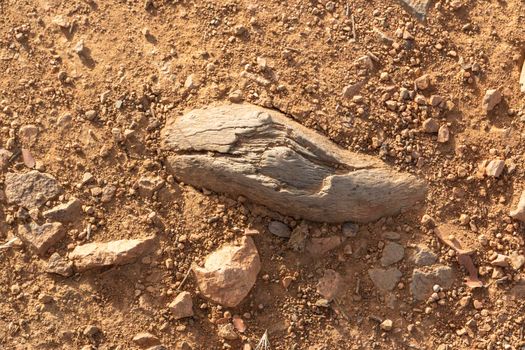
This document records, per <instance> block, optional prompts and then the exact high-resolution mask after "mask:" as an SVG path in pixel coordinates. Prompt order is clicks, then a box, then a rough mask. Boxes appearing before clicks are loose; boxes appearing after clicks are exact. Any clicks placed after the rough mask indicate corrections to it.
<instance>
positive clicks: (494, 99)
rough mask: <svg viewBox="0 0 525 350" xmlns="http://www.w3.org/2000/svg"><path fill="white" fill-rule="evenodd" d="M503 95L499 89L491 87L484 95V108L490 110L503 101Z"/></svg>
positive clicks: (486, 110)
mask: <svg viewBox="0 0 525 350" xmlns="http://www.w3.org/2000/svg"><path fill="white" fill-rule="evenodd" d="M501 99H502V95H501V92H500V91H499V90H498V89H489V90H487V92H486V93H485V96H484V97H483V110H484V111H485V112H490V111H492V110H493V109H494V107H496V105H498V104H499V103H500V102H501Z"/></svg>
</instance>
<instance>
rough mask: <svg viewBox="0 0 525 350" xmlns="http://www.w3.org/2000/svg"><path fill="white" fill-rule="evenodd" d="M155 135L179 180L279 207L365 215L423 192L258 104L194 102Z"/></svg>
mask: <svg viewBox="0 0 525 350" xmlns="http://www.w3.org/2000/svg"><path fill="white" fill-rule="evenodd" d="M162 138H163V148H164V149H165V150H169V151H172V153H171V154H170V155H169V156H168V157H167V161H168V166H169V167H170V170H171V171H172V172H173V174H174V175H175V176H176V177H177V178H178V179H179V180H181V181H183V182H185V183H188V184H191V185H193V186H197V187H204V188H207V189H210V190H213V191H216V192H223V193H227V194H230V195H233V196H238V195H242V196H244V197H246V198H248V199H250V200H252V201H253V202H255V203H258V204H262V205H265V206H267V207H268V208H270V209H272V210H275V211H278V212H280V213H282V214H285V215H290V216H297V217H302V218H304V219H308V220H312V221H322V222H344V221H357V222H369V221H373V220H376V219H379V218H381V217H383V216H389V215H395V214H397V213H399V212H400V211H401V210H403V209H405V208H408V207H410V206H412V205H413V204H414V203H416V202H417V201H420V200H423V199H424V198H425V193H426V185H425V183H424V182H422V181H419V180H418V179H416V178H415V177H414V176H412V175H409V174H403V173H399V172H396V171H394V170H393V169H391V168H389V167H388V166H387V165H386V164H384V163H383V162H381V161H379V160H376V159H374V158H372V157H370V156H365V155H359V154H356V153H353V152H350V151H347V150H344V149H342V148H340V147H338V146H337V145H336V144H334V143H332V142H331V141H330V140H329V139H327V138H326V137H324V136H321V135H320V134H318V133H316V132H314V131H312V130H310V129H308V128H306V127H304V126H302V125H300V124H298V123H296V122H294V121H293V120H291V119H289V118H287V117H286V116H285V115H283V114H282V113H280V112H277V111H274V110H269V109H265V108H262V107H258V106H253V105H247V104H243V105H220V106H215V107H210V108H204V109H196V110H193V111H191V112H189V113H187V114H184V115H182V116H179V117H176V118H173V119H171V120H170V121H168V123H167V125H166V127H165V128H164V129H163V131H162Z"/></svg>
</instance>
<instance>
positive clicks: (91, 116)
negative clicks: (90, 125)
mask: <svg viewBox="0 0 525 350" xmlns="http://www.w3.org/2000/svg"><path fill="white" fill-rule="evenodd" d="M96 117H97V111H95V110H92V109H91V110H89V111H86V112H85V113H84V118H86V120H95V118H96Z"/></svg>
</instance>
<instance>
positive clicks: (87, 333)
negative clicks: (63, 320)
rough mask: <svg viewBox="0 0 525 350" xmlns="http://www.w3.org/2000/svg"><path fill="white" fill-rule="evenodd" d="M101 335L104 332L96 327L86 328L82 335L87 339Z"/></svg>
mask: <svg viewBox="0 0 525 350" xmlns="http://www.w3.org/2000/svg"><path fill="white" fill-rule="evenodd" d="M99 333H102V331H101V330H100V328H98V327H97V326H94V325H89V326H86V328H84V331H83V332H82V334H84V335H85V336H86V337H90V338H91V337H94V336H95V335H97V334H99Z"/></svg>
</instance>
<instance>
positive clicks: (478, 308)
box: [472, 299, 483, 310]
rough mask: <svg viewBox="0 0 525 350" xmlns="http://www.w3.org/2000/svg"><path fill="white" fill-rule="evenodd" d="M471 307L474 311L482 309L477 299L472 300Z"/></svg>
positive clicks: (481, 304)
mask: <svg viewBox="0 0 525 350" xmlns="http://www.w3.org/2000/svg"><path fill="white" fill-rule="evenodd" d="M472 305H474V309H476V310H481V309H483V303H482V302H481V301H479V300H477V299H474V301H473V303H472Z"/></svg>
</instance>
